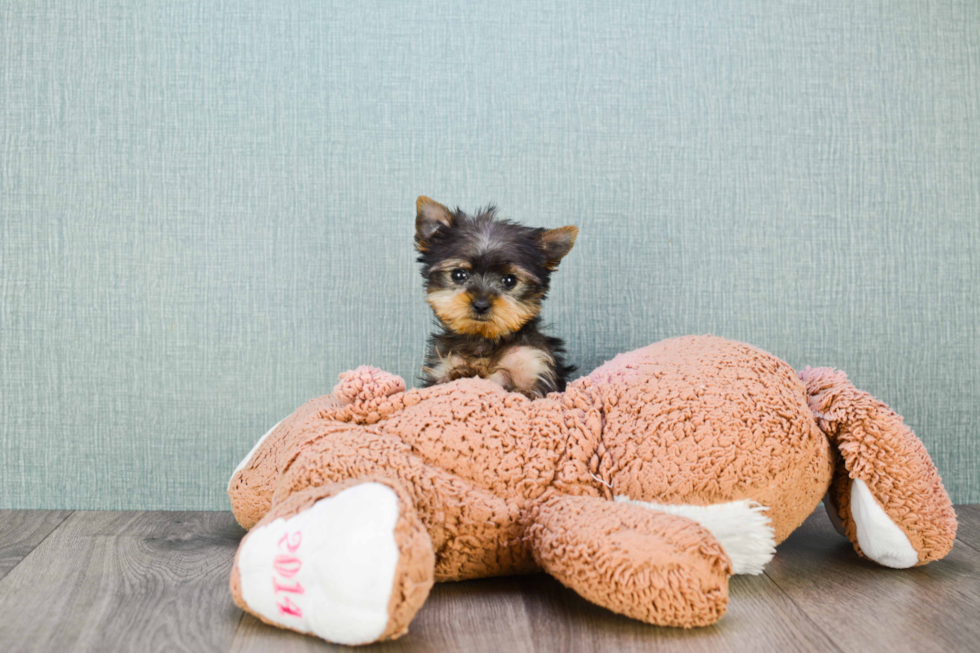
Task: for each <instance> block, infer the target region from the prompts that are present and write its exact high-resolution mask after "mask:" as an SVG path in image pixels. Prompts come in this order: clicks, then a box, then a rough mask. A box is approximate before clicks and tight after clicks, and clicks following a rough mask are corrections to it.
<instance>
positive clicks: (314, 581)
mask: <svg viewBox="0 0 980 653" xmlns="http://www.w3.org/2000/svg"><path fill="white" fill-rule="evenodd" d="M433 567H434V555H433V552H432V544H431V541H430V540H429V536H428V534H427V532H426V531H425V529H424V527H423V526H422V525H421V523H420V522H419V520H418V516H417V515H416V513H415V509H414V507H413V506H412V505H411V503H410V502H409V501H408V500H407V499H406V496H405V495H404V493H403V492H401V491H398V490H397V489H396V487H395V486H394V485H393V484H389V483H388V482H378V481H366V482H362V481H353V482H352V481H349V482H347V483H343V484H331V485H328V486H323V487H316V488H310V489H308V490H305V491H303V492H299V493H297V494H295V495H292V496H290V497H289V498H288V499H287V500H285V501H283V502H282V503H281V504H279V505H278V506H275V507H273V509H272V510H271V511H270V512H269V514H268V515H266V517H265V518H264V519H262V521H260V522H259V523H258V524H257V525H256V526H255V528H253V529H252V530H251V531H250V532H249V533H248V535H246V536H245V538H244V539H243V540H242V543H241V545H240V546H239V549H238V554H237V556H236V558H235V566H234V569H233V570H232V580H231V588H232V594H233V596H234V598H235V602H236V603H237V604H238V605H239V606H240V607H242V608H243V609H245V610H247V611H248V612H251V613H252V614H254V615H255V616H257V617H259V618H260V619H262V620H263V621H265V622H267V623H270V624H273V625H276V626H281V627H283V628H289V629H292V630H296V631H299V632H302V633H311V634H313V635H316V636H318V637H320V638H322V639H325V640H327V641H329V642H334V643H338V644H366V643H369V642H374V641H377V640H381V639H392V638H395V637H398V636H400V635H402V634H404V633H405V632H406V631H407V629H408V622H409V621H410V620H411V618H412V617H413V616H414V614H415V612H416V611H417V610H418V608H419V607H421V605H422V603H423V602H424V601H425V598H426V596H427V595H428V592H429V589H430V588H431V586H432V582H433V580H432V579H433Z"/></svg>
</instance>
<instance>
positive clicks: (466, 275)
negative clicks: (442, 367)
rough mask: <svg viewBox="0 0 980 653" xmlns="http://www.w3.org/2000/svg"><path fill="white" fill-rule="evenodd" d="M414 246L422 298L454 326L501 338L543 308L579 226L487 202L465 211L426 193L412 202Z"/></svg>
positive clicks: (469, 332)
mask: <svg viewBox="0 0 980 653" xmlns="http://www.w3.org/2000/svg"><path fill="white" fill-rule="evenodd" d="M416 213H417V215H416V218H415V248H416V249H417V250H418V251H419V259H418V260H419V263H421V264H422V276H423V277H424V278H425V289H426V293H427V294H426V301H427V302H428V303H429V305H430V306H431V307H432V310H433V311H435V314H436V317H438V318H439V321H440V322H442V323H443V324H444V325H445V326H446V327H447V328H448V329H449V330H451V331H453V332H455V333H462V334H468V335H479V336H482V337H484V338H487V339H490V340H498V339H500V338H503V337H504V336H507V335H508V334H511V333H513V332H515V331H517V330H519V329H520V328H521V327H523V326H524V325H525V324H527V323H528V321H530V320H531V319H533V318H535V317H537V315H538V314H539V313H540V311H541V302H542V300H544V298H545V295H547V293H548V285H549V282H550V280H551V273H552V272H554V270H555V269H556V268H557V267H558V263H559V262H560V261H561V260H562V258H564V256H565V255H566V254H568V252H570V251H571V250H572V246H573V245H574V244H575V237H576V236H577V235H578V229H577V228H576V227H561V228H559V229H536V228H532V227H525V226H523V225H519V224H516V223H514V222H510V221H508V220H501V219H499V218H497V217H496V209H495V208H494V207H493V206H488V207H486V208H485V209H482V210H480V211H478V212H477V214H476V215H474V216H469V215H467V214H465V213H463V212H462V211H460V210H459V209H458V208H457V209H456V210H454V211H450V210H449V209H447V208H446V207H445V206H443V205H442V204H439V203H438V202H435V201H433V200H431V199H429V198H428V197H419V199H418V201H417V202H416Z"/></svg>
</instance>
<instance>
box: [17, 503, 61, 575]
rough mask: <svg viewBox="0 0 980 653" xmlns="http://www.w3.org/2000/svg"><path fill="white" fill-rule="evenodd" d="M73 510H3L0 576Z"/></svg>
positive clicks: (31, 549)
mask: <svg viewBox="0 0 980 653" xmlns="http://www.w3.org/2000/svg"><path fill="white" fill-rule="evenodd" d="M70 514H71V510H0V578H3V577H4V576H6V575H7V574H8V573H10V570H11V569H13V568H14V567H16V566H17V565H18V564H19V563H20V561H21V560H23V559H24V558H25V557H26V556H27V554H28V553H30V552H31V551H33V550H34V547H36V546H37V545H38V544H40V543H41V542H42V541H43V540H44V538H46V537H47V536H48V535H49V534H50V533H51V531H53V530H54V529H56V528H58V526H60V525H61V523H62V522H63V521H65V519H67V518H68V515H70Z"/></svg>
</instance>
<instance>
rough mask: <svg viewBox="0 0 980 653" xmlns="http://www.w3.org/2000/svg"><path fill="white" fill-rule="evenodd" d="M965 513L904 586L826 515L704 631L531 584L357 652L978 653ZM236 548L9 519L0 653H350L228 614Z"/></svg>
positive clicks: (60, 516) (545, 582)
mask: <svg viewBox="0 0 980 653" xmlns="http://www.w3.org/2000/svg"><path fill="white" fill-rule="evenodd" d="M957 513H958V514H959V518H960V529H959V535H958V539H957V542H956V545H955V546H954V547H953V551H952V552H951V553H950V554H949V556H947V557H946V558H945V559H944V560H942V561H940V562H935V563H932V564H930V565H928V566H926V567H921V568H917V569H911V570H906V571H895V570H888V569H883V568H881V567H878V566H877V565H875V564H873V563H869V562H866V561H864V560H861V559H859V558H858V557H857V556H856V555H855V554H854V552H853V551H852V550H851V547H850V544H848V543H847V542H846V541H845V540H843V539H842V538H840V537H839V536H838V535H837V534H836V532H834V531H833V530H832V528H831V527H830V525H829V523H828V521H827V518H826V516H825V515H824V514H823V510H822V508H818V511H817V512H815V513H814V514H813V515H812V516H811V517H810V519H809V520H808V521H807V522H806V524H805V525H804V526H803V527H802V528H800V529H799V530H797V531H796V533H794V534H793V535H792V536H791V537H790V538H789V539H788V540H787V541H786V542H784V543H783V544H782V545H781V546H780V547H779V551H778V553H777V555H776V557H775V558H774V559H773V561H772V562H770V563H769V565H768V567H767V568H766V573H765V574H764V575H761V576H741V577H736V578H733V579H732V583H731V600H730V602H729V609H728V614H727V615H726V616H725V617H724V618H723V619H722V620H721V621H720V622H718V623H717V624H716V625H714V626H712V627H710V628H702V629H699V630H689V631H684V630H677V629H670V628H655V627H652V626H645V625H643V624H640V623H638V622H635V621H631V620H629V619H626V618H623V617H619V616H617V615H614V614H612V613H609V612H607V611H605V610H603V609H601V608H598V607H596V606H593V605H591V604H589V603H587V602H586V601H584V600H582V599H580V598H578V597H577V596H576V595H575V594H573V593H572V592H571V591H569V590H566V589H565V588H563V587H562V586H561V585H559V584H558V583H557V582H555V581H554V580H552V579H551V578H549V577H547V576H544V575H536V576H525V577H514V578H500V579H492V580H483V581H471V582H465V583H450V584H442V585H437V586H436V587H435V589H434V590H433V592H432V595H431V596H430V598H429V601H428V603H426V605H425V606H424V607H423V608H422V610H421V611H420V612H419V614H418V615H417V616H416V618H415V621H414V622H413V623H412V626H411V630H410V632H409V634H408V635H407V636H406V637H404V638H402V639H400V640H398V641H396V642H389V643H388V644H383V645H375V646H372V647H369V648H368V649H364V648H362V649H359V650H361V651H365V650H382V651H392V652H394V651H494V652H496V651H500V652H503V653H509V652H511V651H513V652H519V651H542V652H544V651H623V652H628V651H653V650H655V651H658V653H659V652H661V651H706V652H708V651H710V652H714V651H724V650H731V651H755V650H759V651H860V652H867V651H980V506H960V507H958V508H957ZM242 535H243V531H242V530H241V529H240V528H239V527H238V526H237V525H236V524H235V522H234V520H233V519H232V517H231V515H230V514H229V513H220V512H69V511H0V650H2V651H11V652H15V651H16V652H21V651H24V652H26V651H56V652H58V653H61V652H62V651H100V652H101V651H138V652H140V653H143V652H146V651H239V652H244V651H250V652H251V651H277V652H283V653H286V652H295V651H323V650H348V649H344V648H343V647H334V646H331V645H328V644H326V643H324V642H322V641H319V640H317V639H314V638H312V637H307V636H303V635H298V634H295V633H291V632H287V631H285V630H279V629H276V628H272V627H269V626H266V625H264V624H262V623H260V622H259V621H257V620H256V619H254V618H252V617H251V616H248V615H244V614H243V613H242V612H241V611H240V610H238V609H237V608H236V607H235V606H234V604H233V603H232V601H231V597H230V595H229V593H228V573H229V569H230V566H231V561H232V558H233V556H234V553H235V548H236V547H237V545H238V541H239V539H241V537H242Z"/></svg>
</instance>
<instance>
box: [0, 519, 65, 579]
mask: <svg viewBox="0 0 980 653" xmlns="http://www.w3.org/2000/svg"><path fill="white" fill-rule="evenodd" d="M51 512H54V511H51ZM74 514H75V511H74V510H71V511H69V512H68V514H67V515H65V518H64V519H62V520H61V521H60V522H58V525H57V526H55V527H54V528H52V529H51V531H50V532H49V533H48V534H47V535H45V536H44V537H42V538H41V540H40V541H39V542H38V543H37V544H35V545H34V546H32V547H31V550H30V551H28V552H27V553H26V554H25V555H24V557H23V558H21V559H20V560H18V561H17V564H15V565H14V566H13V567H11V568H10V569H8V570H7V573H5V574H4V575H3V576H2V577H0V585H2V584H3V581H4V580H5V579H6V578H8V577H9V576H10V574H12V573H13V571H14V569H17V567H19V566H20V563H22V562H24V561H25V560H27V558H29V557H30V555H31V554H32V553H34V552H35V551H37V547H39V546H41V545H42V544H44V542H45V540H47V539H48V538H49V537H51V534H52V533H54V532H55V531H56V530H58V529H59V528H61V527H62V526H63V525H64V523H65V522H66V521H68V518H69V517H71V516H72V515H74Z"/></svg>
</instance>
